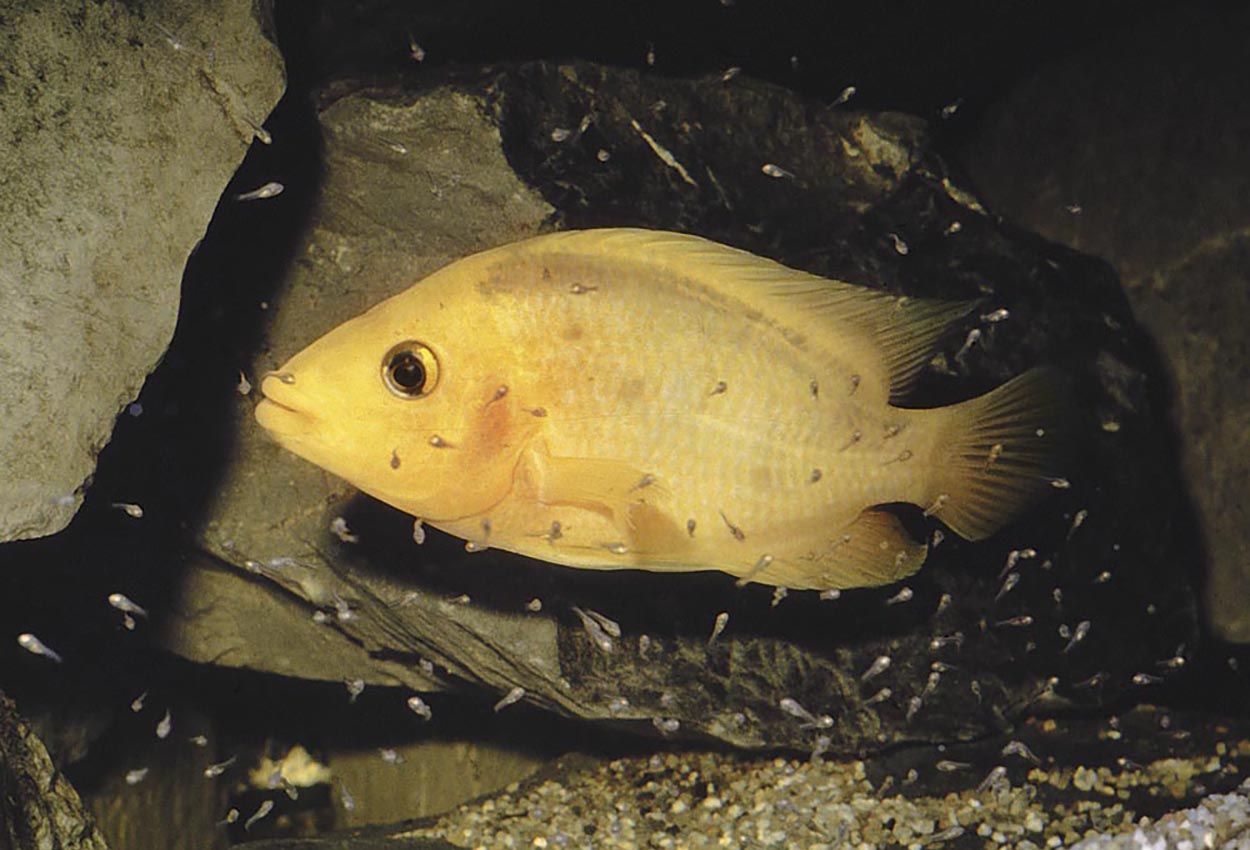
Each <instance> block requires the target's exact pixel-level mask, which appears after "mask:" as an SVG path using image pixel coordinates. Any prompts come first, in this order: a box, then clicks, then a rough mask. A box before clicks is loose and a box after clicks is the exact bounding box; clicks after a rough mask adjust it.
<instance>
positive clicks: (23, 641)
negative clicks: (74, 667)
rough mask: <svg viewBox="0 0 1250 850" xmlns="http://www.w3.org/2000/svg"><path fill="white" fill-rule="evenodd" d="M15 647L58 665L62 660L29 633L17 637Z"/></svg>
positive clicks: (50, 648)
mask: <svg viewBox="0 0 1250 850" xmlns="http://www.w3.org/2000/svg"><path fill="white" fill-rule="evenodd" d="M17 645H18V646H20V647H21V648H22V649H24V650H26V651H27V652H29V653H31V654H32V655H42V656H43V657H44V658H46V659H48V660H49V661H55V662H56V663H57V664H60V663H61V662H62V661H63V660H64V659H63V658H61V656H60V654H59V653H57V652H56V651H55V650H54V649H52V647H50V646H48V645H47V644H46V643H44V642H43V641H41V640H40V639H39V638H37V637H35V636H34V635H32V634H31V633H30V632H25V633H23V634H20V635H18V636H17Z"/></svg>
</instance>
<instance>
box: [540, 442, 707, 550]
mask: <svg viewBox="0 0 1250 850" xmlns="http://www.w3.org/2000/svg"><path fill="white" fill-rule="evenodd" d="M522 475H524V477H525V479H526V481H527V484H529V486H530V487H531V490H532V496H534V499H535V500H536V501H539V502H541V504H544V505H547V506H561V505H562V506H571V507H580V509H582V510H589V511H594V512H595V514H599V515H600V516H602V517H605V519H607V520H609V521H610V522H611V524H612V525H614V526H615V527H616V531H617V537H616V540H614V541H611V542H620V544H621V545H624V546H625V547H626V549H627V550H629V554H641V552H652V554H654V552H661V551H665V550H666V547H667V546H670V545H671V544H675V542H681V544H684V532H682V531H681V530H680V529H679V527H677V524H676V522H674V521H672V519H671V517H670V516H667V514H666V512H665V510H664V507H665V506H666V505H667V501H669V495H670V494H669V490H667V487H666V486H665V485H664V482H662V481H660V480H657V479H656V477H655V475H652V474H650V472H647V471H646V470H642V469H639V467H637V466H635V465H632V464H629V462H625V461H617V460H605V459H591V457H554V456H551V455H547V454H546V452H544V451H541V450H540V449H532V450H530V452H529V455H527V457H526V459H525V462H524V469H522ZM602 542H605V544H606V542H610V541H606V540H605V541H602Z"/></svg>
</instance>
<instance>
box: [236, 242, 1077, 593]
mask: <svg viewBox="0 0 1250 850" xmlns="http://www.w3.org/2000/svg"><path fill="white" fill-rule="evenodd" d="M972 306H973V305H970V304H953V303H949V302H938V301H929V300H923V299H904V298H895V297H892V296H889V295H887V294H884V293H881V292H877V291H874V290H870V289H865V288H862V287H858V286H853V285H851V284H847V283H842V282H839V281H834V280H827V279H825V278H821V277H817V276H814V275H811V274H807V273H805V272H800V271H795V270H793V269H790V268H787V267H785V266H782V265H780V264H778V263H775V262H773V261H771V260H767V259H764V258H761V257H757V256H754V255H752V254H749V253H747V252H745V251H741V250H738V249H735V248H730V247H727V246H724V245H719V244H717V243H715V242H710V241H708V240H706V239H701V238H698V237H695V236H688V235H683V234H678V233H667V232H662V231H649V230H636V229H605V230H587V231H574V232H567V233H555V234H551V235H547V236H539V237H537V238H534V239H529V240H526V241H523V242H518V243H515V244H512V245H505V246H503V247H500V248H495V249H493V250H489V251H485V252H482V253H480V254H476V255H473V256H471V257H466V258H464V259H462V260H459V261H457V262H454V263H452V264H451V265H449V266H446V267H445V268H443V269H441V270H439V271H437V272H435V273H434V274H432V275H430V276H429V277H427V278H425V279H424V280H422V281H421V282H419V283H417V284H416V285H414V286H413V287H411V288H410V289H408V290H407V291H405V292H401V293H400V294H398V295H396V296H394V297H392V298H390V299H389V300H387V301H384V302H382V303H381V304H378V305H377V306H375V307H374V308H372V309H371V310H369V311H367V312H366V313H364V314H362V315H360V316H358V317H356V318H354V319H352V320H350V321H348V322H345V323H344V324H342V325H340V326H339V327H337V328H335V329H334V330H333V331H331V332H330V333H328V334H326V335H325V336H324V337H322V338H321V339H319V340H317V341H316V342H314V343H313V344H312V345H310V346H309V347H308V348H306V349H304V350H303V351H302V352H300V353H299V354H297V355H295V357H293V358H291V360H290V361H289V362H288V363H286V364H285V365H284V366H283V367H282V368H281V370H279V372H277V373H271V374H269V375H268V376H266V377H265V379H264V381H263V382H262V384H261V390H262V392H263V393H264V396H265V398H264V400H263V401H261V402H260V404H259V405H258V407H257V408H256V417H257V419H258V420H259V422H260V424H261V425H262V426H263V427H264V428H266V429H267V430H268V431H269V433H270V434H272V435H273V436H274V437H275V438H276V439H277V441H278V442H279V443H280V444H281V445H282V446H284V447H285V448H287V449H289V450H290V451H292V452H294V453H296V454H298V455H300V456H302V457H304V458H306V459H308V460H310V461H312V462H313V463H315V464H317V465H319V466H321V467H324V468H325V469H327V470H329V471H330V472H332V473H334V474H336V475H339V476H341V477H343V478H345V479H347V480H348V481H349V482H351V483H352V484H354V485H355V486H357V487H359V488H360V489H361V490H363V491H365V492H366V493H369V494H371V495H373V496H375V497H376V498H378V499H381V500H382V501H384V502H387V503H389V504H391V505H394V506H395V507H397V508H400V509H401V510H404V511H406V512H408V513H410V514H412V515H413V516H416V517H418V518H420V519H422V520H424V521H425V522H428V523H429V524H430V525H433V526H435V527H437V528H440V529H442V530H444V531H446V532H449V533H451V534H454V535H456V536H458V537H461V538H464V539H465V540H467V541H469V543H471V544H473V545H474V546H475V547H485V546H491V547H498V548H500V549H507V550H510V551H513V552H518V553H521V554H523V555H528V556H530V557H533V558H538V559H541V560H544V561H550V562H554V563H557V564H565V565H568V566H572V567H585V568H591V569H620V568H640V569H647V570H660V571H664V570H672V571H685V570H707V569H714V570H721V571H723V572H726V573H729V574H730V575H734V576H738V577H740V578H743V579H746V580H749V581H758V582H762V583H768V584H774V585H780V586H785V587H790V588H794V589H833V588H851V587H863V586H870V585H880V584H886V583H889V582H892V581H895V580H897V579H900V578H902V577H904V576H907V575H909V574H911V573H913V572H915V571H916V570H917V569H919V567H920V565H921V564H922V563H923V561H924V559H925V555H926V547H925V546H924V545H922V544H921V543H918V542H916V541H915V540H913V539H912V538H911V537H910V536H909V535H908V534H907V532H906V531H905V530H904V529H903V526H902V525H901V524H900V522H899V520H898V518H897V517H896V516H895V515H894V514H893V513H891V512H890V511H888V510H883V509H882V506H885V505H889V504H890V503H900V502H909V503H912V504H914V505H918V506H920V507H921V508H923V509H925V511H926V512H927V513H928V514H929V515H934V516H936V517H937V518H939V519H941V520H942V521H943V522H945V523H946V524H947V525H948V526H949V527H950V528H951V529H952V530H953V531H955V532H956V533H958V534H959V535H960V536H962V537H964V538H967V539H970V540H977V539H981V538H984V537H987V536H989V535H990V534H992V533H993V532H994V531H996V530H997V529H998V528H999V527H1000V526H1001V525H1003V524H1004V523H1005V522H1007V521H1008V520H1009V519H1011V518H1012V517H1013V516H1015V515H1016V514H1018V513H1019V512H1020V511H1021V510H1022V509H1023V508H1024V507H1025V506H1026V504H1027V503H1028V502H1029V501H1030V500H1031V499H1032V498H1033V497H1035V496H1036V495H1038V494H1039V493H1041V492H1043V491H1045V490H1046V489H1047V488H1048V486H1049V484H1050V483H1051V479H1050V478H1049V473H1050V472H1051V470H1050V465H1051V463H1052V461H1053V457H1054V452H1055V449H1056V446H1057V434H1056V431H1055V428H1056V426H1057V424H1058V423H1060V422H1062V414H1063V408H1064V404H1063V403H1062V401H1061V396H1062V393H1061V390H1060V387H1061V385H1060V383H1059V382H1058V380H1057V378H1056V377H1055V375H1054V373H1052V372H1049V371H1045V370H1034V371H1032V372H1028V373H1026V374H1024V375H1022V376H1020V377H1018V378H1016V379H1014V380H1012V381H1010V382H1008V383H1007V384H1005V385H1003V386H1001V387H999V388H998V389H996V390H994V391H993V392H990V393H988V394H986V395H984V396H981V397H980V398H976V399H972V400H971V401H967V402H964V403H962V404H956V405H952V406H949V407H942V408H936V409H928V410H918V409H906V408H902V407H898V406H896V404H895V403H896V402H898V401H899V400H901V399H903V398H904V397H905V395H906V393H907V391H908V389H909V388H910V386H911V384H912V383H913V382H914V379H915V378H916V377H917V375H918V374H919V372H920V371H921V369H922V368H923V367H924V365H925V363H926V362H927V361H928V359H929V358H930V356H931V354H932V350H933V348H934V347H935V344H936V342H937V341H938V339H939V337H940V336H941V335H942V334H943V333H944V332H945V331H946V330H947V329H948V327H949V326H950V324H951V323H952V322H954V321H956V320H958V319H960V318H962V317H964V316H966V315H967V314H968V313H969V312H970V310H971V309H972Z"/></svg>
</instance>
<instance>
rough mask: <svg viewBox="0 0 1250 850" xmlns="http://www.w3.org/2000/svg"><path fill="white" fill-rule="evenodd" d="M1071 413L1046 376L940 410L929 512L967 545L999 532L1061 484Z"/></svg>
mask: <svg viewBox="0 0 1250 850" xmlns="http://www.w3.org/2000/svg"><path fill="white" fill-rule="evenodd" d="M1074 412H1075V411H1074V410H1073V407H1072V403H1071V401H1070V399H1069V394H1068V384H1067V381H1066V380H1065V379H1064V377H1063V376H1062V374H1061V373H1059V372H1057V371H1055V370H1053V369H1047V368H1041V369H1033V370H1031V371H1029V372H1025V373H1024V374H1023V375H1020V376H1019V377H1016V378H1013V379H1012V380H1010V381H1008V382H1007V383H1006V384H1003V385H1002V386H1001V387H998V388H997V389H995V390H993V391H991V392H989V393H986V394H985V395H983V396H981V397H979V398H974V399H971V400H969V401H966V402H963V403H962V404H958V405H955V406H954V407H951V408H946V409H944V410H942V413H943V414H945V423H944V424H943V426H942V430H941V433H939V435H938V437H937V440H936V442H935V450H934V452H933V464H934V477H933V479H932V485H931V487H930V489H929V492H928V494H927V498H928V502H927V503H926V505H925V508H926V512H927V513H928V514H930V515H932V516H936V517H937V518H938V519H940V520H942V521H943V522H944V523H946V524H947V525H948V526H950V528H951V530H952V531H954V532H955V533H956V534H958V535H959V536H960V537H963V538H964V539H966V540H981V539H983V538H986V537H989V536H990V535H991V534H993V533H994V532H996V531H998V529H1000V528H1001V527H1003V526H1004V525H1006V524H1007V523H1008V522H1009V521H1011V520H1012V519H1014V518H1015V517H1016V516H1018V515H1019V514H1020V513H1021V512H1023V511H1024V509H1025V508H1027V507H1028V506H1029V504H1030V503H1032V502H1033V501H1034V500H1036V499H1037V498H1038V497H1040V496H1041V495H1042V494H1044V493H1046V492H1048V491H1050V490H1051V489H1052V488H1053V487H1054V485H1055V482H1057V481H1060V480H1062V476H1063V470H1062V469H1061V468H1060V467H1061V464H1062V460H1063V457H1064V456H1065V454H1067V453H1066V452H1065V448H1066V446H1067V444H1068V439H1069V438H1068V432H1069V431H1070V424H1071V422H1072V417H1073V415H1074Z"/></svg>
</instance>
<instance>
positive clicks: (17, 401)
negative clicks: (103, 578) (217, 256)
mask: <svg viewBox="0 0 1250 850" xmlns="http://www.w3.org/2000/svg"><path fill="white" fill-rule="evenodd" d="M252 6H253V4H252V3H250V2H248V0H214V2H211V3H191V4H187V3H176V2H157V3H148V4H144V5H143V7H141V8H136V7H134V6H133V5H126V4H117V3H109V4H93V3H88V4H81V3H69V2H52V3H43V2H17V3H8V4H6V7H5V10H4V13H3V14H4V24H3V27H0V114H3V115H4V116H5V121H4V128H3V131H0V135H3V138H4V143H3V144H0V185H3V186H4V191H3V194H0V301H2V302H3V303H4V305H5V307H4V311H3V316H0V385H3V386H4V388H5V389H4V392H3V393H0V468H3V469H4V470H5V474H4V477H5V486H4V487H3V488H0V541H4V540H20V539H26V538H31V537H38V536H41V535H46V534H51V533H53V532H56V531H59V530H60V529H61V528H63V527H64V526H65V525H66V523H68V522H69V520H70V518H71V517H72V516H73V515H74V512H75V510H77V508H78V505H79V504H80V503H81V498H82V490H83V488H84V486H85V482H86V481H87V480H88V479H89V477H90V476H91V473H92V470H93V468H94V466H95V460H96V456H97V455H98V453H99V451H100V449H101V447H102V446H103V445H104V443H105V442H106V441H107V440H108V438H109V435H110V433H111V432H112V430H113V425H114V421H115V420H116V417H117V415H118V414H119V413H120V411H121V410H122V408H123V407H124V406H125V405H126V403H127V402H129V401H131V400H133V399H134V398H135V396H136V395H137V394H138V392H139V387H140V386H141V385H142V383H143V380H144V378H145V377H146V375H147V374H148V372H149V371H150V370H151V369H152V367H153V366H154V365H155V364H156V362H157V361H158V360H159V359H160V357H161V355H162V354H163V353H164V351H165V347H166V346H167V345H168V343H169V340H170V336H171V335H172V333H173V329H174V320H175V318H176V317H177V313H178V292H179V281H180V279H181V276H182V268H183V265H184V264H185V262H186V258H187V255H188V254H189V253H190V252H191V251H192V250H193V248H194V247H195V245H196V243H197V241H198V240H199V238H200V236H201V235H202V233H203V231H204V228H205V227H206V226H207V224H208V220H209V217H210V216H211V214H212V211H213V208H214V206H215V205H216V203H217V199H218V197H219V196H220V194H221V187H222V186H223V185H224V184H225V182H226V181H227V179H228V178H229V175H230V173H231V172H232V171H233V170H234V169H235V168H236V166H237V165H238V163H239V160H240V158H241V157H242V155H243V152H244V151H245V150H246V148H247V146H248V144H249V143H250V142H251V141H252V138H253V135H254V134H255V129H256V125H259V124H261V123H262V122H263V121H264V119H265V116H266V115H267V114H268V113H269V110H270V109H272V108H273V106H274V104H275V103H276V102H277V100H278V97H279V95H280V94H281V92H282V87H283V78H282V63H281V59H280V58H279V56H278V53H277V49H276V48H275V47H274V46H273V45H272V44H270V43H269V42H268V41H266V40H265V38H264V37H263V35H262V34H261V29H260V25H259V22H258V21H257V20H256V18H255V17H254V16H253V14H252Z"/></svg>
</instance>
